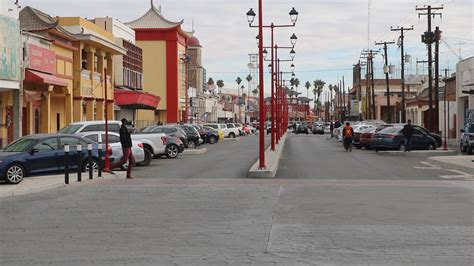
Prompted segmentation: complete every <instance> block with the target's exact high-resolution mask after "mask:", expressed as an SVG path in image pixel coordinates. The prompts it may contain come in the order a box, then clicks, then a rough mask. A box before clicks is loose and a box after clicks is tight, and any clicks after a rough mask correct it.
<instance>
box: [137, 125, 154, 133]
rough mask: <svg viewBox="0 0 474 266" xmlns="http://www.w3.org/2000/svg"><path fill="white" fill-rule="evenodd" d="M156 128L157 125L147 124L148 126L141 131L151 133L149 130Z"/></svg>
mask: <svg viewBox="0 0 474 266" xmlns="http://www.w3.org/2000/svg"><path fill="white" fill-rule="evenodd" d="M154 128H155V126H147V127H144V128H142V129H141V130H140V132H143V133H149V132H152V131H153V129H154Z"/></svg>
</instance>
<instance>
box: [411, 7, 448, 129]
mask: <svg viewBox="0 0 474 266" xmlns="http://www.w3.org/2000/svg"><path fill="white" fill-rule="evenodd" d="M440 9H443V7H442V6H441V7H432V6H431V5H428V6H425V7H416V9H415V10H417V11H426V13H418V17H420V16H426V17H427V18H428V31H426V32H425V33H424V34H423V35H421V41H422V42H423V43H425V44H426V45H427V46H428V90H429V98H428V105H429V108H428V112H429V113H428V115H429V120H430V123H429V127H428V129H429V130H430V131H431V132H433V131H434V130H435V118H434V114H433V54H432V49H431V48H432V47H431V45H432V44H433V42H434V41H435V36H434V33H433V32H432V30H431V19H432V18H434V17H435V16H436V15H439V16H440V17H441V13H436V12H433V10H440Z"/></svg>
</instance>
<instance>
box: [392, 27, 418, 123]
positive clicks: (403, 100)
mask: <svg viewBox="0 0 474 266" xmlns="http://www.w3.org/2000/svg"><path fill="white" fill-rule="evenodd" d="M390 30H391V31H400V38H399V40H400V48H401V60H402V61H401V64H402V67H401V68H402V69H401V71H400V79H401V82H402V123H406V104H405V41H404V40H405V34H404V33H405V31H410V30H413V26H411V27H410V28H404V27H397V28H395V29H394V28H390Z"/></svg>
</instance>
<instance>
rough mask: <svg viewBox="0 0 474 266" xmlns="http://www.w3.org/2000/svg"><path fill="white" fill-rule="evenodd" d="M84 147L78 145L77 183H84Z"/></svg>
mask: <svg viewBox="0 0 474 266" xmlns="http://www.w3.org/2000/svg"><path fill="white" fill-rule="evenodd" d="M81 175H82V145H81V144H79V143H78V144H77V182H81V181H82V176H81Z"/></svg>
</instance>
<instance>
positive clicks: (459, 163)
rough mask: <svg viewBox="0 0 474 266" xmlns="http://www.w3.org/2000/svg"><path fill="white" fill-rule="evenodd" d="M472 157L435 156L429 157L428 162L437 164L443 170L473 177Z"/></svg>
mask: <svg viewBox="0 0 474 266" xmlns="http://www.w3.org/2000/svg"><path fill="white" fill-rule="evenodd" d="M473 160H474V156H472V155H457V156H437V157H429V158H428V161H429V162H431V163H434V164H438V165H440V166H442V167H443V168H448V169H453V170H458V171H463V172H466V173H467V174H473V175H474V162H473Z"/></svg>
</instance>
